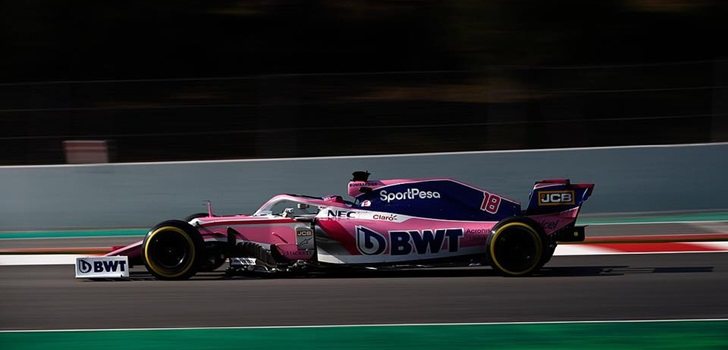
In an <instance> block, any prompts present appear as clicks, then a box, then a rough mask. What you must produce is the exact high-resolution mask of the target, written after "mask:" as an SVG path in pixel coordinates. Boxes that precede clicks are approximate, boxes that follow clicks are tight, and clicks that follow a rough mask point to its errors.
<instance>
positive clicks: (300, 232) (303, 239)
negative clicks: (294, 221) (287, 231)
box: [296, 227, 314, 250]
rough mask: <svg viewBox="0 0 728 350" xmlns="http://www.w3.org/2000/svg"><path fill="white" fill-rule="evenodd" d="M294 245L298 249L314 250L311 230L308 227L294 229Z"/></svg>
mask: <svg viewBox="0 0 728 350" xmlns="http://www.w3.org/2000/svg"><path fill="white" fill-rule="evenodd" d="M296 245H297V246H298V249H305V250H308V249H314V242H313V230H312V229H311V228H310V227H296Z"/></svg>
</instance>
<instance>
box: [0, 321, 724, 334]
mask: <svg viewBox="0 0 728 350" xmlns="http://www.w3.org/2000/svg"><path fill="white" fill-rule="evenodd" d="M725 321H728V318H685V319H680V318H673V319H654V320H649V319H638V320H588V321H525V322H518V321H514V322H453V323H385V324H321V325H308V326H223V327H179V328H173V327H151V328H72V329H7V330H0V333H43V332H110V331H117V332H119V331H121V332H126V331H180V330H183V331H185V330H219V329H287V328H288V329H296V328H304V329H305V328H358V327H441V326H497V325H541V324H543V325H549V324H600V323H604V324H609V323H675V322H725Z"/></svg>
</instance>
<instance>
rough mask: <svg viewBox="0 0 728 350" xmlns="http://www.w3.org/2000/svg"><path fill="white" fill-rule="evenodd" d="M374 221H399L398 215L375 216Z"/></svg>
mask: <svg viewBox="0 0 728 350" xmlns="http://www.w3.org/2000/svg"><path fill="white" fill-rule="evenodd" d="M372 219H374V220H382V221H397V214H384V215H383V214H374V215H372Z"/></svg>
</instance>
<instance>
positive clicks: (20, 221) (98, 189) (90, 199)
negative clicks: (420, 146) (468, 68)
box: [0, 143, 728, 231]
mask: <svg viewBox="0 0 728 350" xmlns="http://www.w3.org/2000/svg"><path fill="white" fill-rule="evenodd" d="M354 170H368V171H370V172H371V173H372V176H371V178H373V179H386V178H427V177H451V178H456V179H458V180H461V181H464V182H466V183H470V184H473V185H475V186H479V187H482V188H484V189H487V190H489V191H492V192H495V193H498V194H502V195H504V196H506V197H509V198H512V199H515V200H518V201H520V202H521V203H522V204H523V205H524V206H525V203H526V202H527V199H528V198H527V196H528V193H529V192H530V190H531V187H532V186H533V183H534V181H536V180H540V179H546V178H570V179H571V180H572V182H585V183H595V184H596V187H595V191H594V195H593V196H592V197H591V198H590V199H589V201H588V202H587V203H586V204H585V206H584V209H583V213H585V214H598V213H627V212H632V213H633V212H664V211H694V210H716V209H726V208H728V181H726V180H727V176H728V143H713V144H694V145H666V146H634V147H604V148H581V149H552V150H524V151H486V152H465V153H442V154H415V155H390V156H354V157H324V158H292V159H291V158H289V159H265V160H235V161H205V162H181V163H130V164H123V163H118V164H100V165H55V166H53V165H52V166H6V167H0V188H2V191H1V193H2V195H1V196H0V212H2V219H0V230H1V231H8V230H34V229H65V228H99V227H148V226H152V225H153V224H155V223H157V222H159V221H162V220H166V219H172V218H184V217H185V216H187V215H189V214H192V213H196V212H204V211H206V205H205V201H206V200H211V201H212V204H213V207H214V211H215V213H218V214H235V213H246V214H249V213H251V212H252V211H254V210H255V209H257V207H258V206H259V205H260V204H262V203H263V202H265V201H266V200H267V199H268V198H269V197H270V196H272V195H274V194H278V193H299V194H309V195H329V194H341V195H343V194H345V193H346V183H347V181H348V180H349V179H350V178H351V172H352V171H354Z"/></svg>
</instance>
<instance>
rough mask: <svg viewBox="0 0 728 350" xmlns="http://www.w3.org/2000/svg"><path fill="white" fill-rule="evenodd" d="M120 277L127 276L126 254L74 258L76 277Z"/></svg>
mask: <svg viewBox="0 0 728 350" xmlns="http://www.w3.org/2000/svg"><path fill="white" fill-rule="evenodd" d="M120 277H129V259H128V257H126V256H99V257H86V258H76V278H120Z"/></svg>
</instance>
